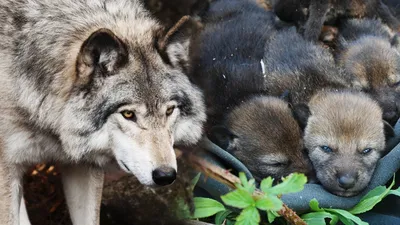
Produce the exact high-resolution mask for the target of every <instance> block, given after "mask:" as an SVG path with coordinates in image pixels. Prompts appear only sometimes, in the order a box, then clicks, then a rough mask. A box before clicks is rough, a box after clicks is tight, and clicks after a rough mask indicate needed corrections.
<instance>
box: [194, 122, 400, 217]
mask: <svg viewBox="0 0 400 225" xmlns="http://www.w3.org/2000/svg"><path fill="white" fill-rule="evenodd" d="M395 133H396V137H394V138H392V139H391V140H389V142H388V145H387V146H388V149H389V150H390V149H391V150H390V152H389V153H388V154H387V155H386V156H384V157H383V158H382V159H380V161H379V162H378V165H377V167H376V170H375V173H374V175H373V177H372V180H371V182H370V184H369V186H368V187H367V188H366V190H365V191H364V192H363V193H360V194H359V195H357V196H354V197H350V198H346V197H340V196H336V195H334V194H331V193H329V192H327V191H326V190H325V189H324V188H323V187H322V186H321V185H318V184H306V185H305V188H304V190H303V191H301V192H299V193H294V194H287V195H284V196H282V200H283V201H284V202H285V203H286V204H287V205H288V206H289V207H290V208H292V209H294V210H296V211H300V212H301V211H308V210H309V205H308V204H309V202H310V200H311V199H313V198H316V199H318V201H319V203H320V206H321V207H333V208H341V209H349V208H351V207H353V206H354V205H356V204H357V203H358V202H359V201H360V199H361V198H362V197H363V196H364V195H365V194H366V193H367V192H368V191H370V190H371V189H373V188H375V187H377V186H379V185H385V184H386V183H387V182H389V181H390V180H391V179H392V177H393V174H394V173H396V171H398V170H399V168H400V145H399V144H398V143H399V141H400V124H399V122H398V123H397V124H396V127H395ZM201 146H202V147H203V148H204V149H206V150H207V151H206V152H205V153H203V157H204V158H206V159H207V160H208V161H210V162H212V163H214V164H215V165H218V166H220V167H222V168H225V169H233V171H234V172H235V171H236V172H237V171H243V172H245V173H246V175H247V177H248V178H251V177H252V176H251V173H250V172H249V170H248V169H247V168H246V167H245V166H244V165H243V164H242V163H241V162H240V161H239V160H237V159H236V158H235V157H233V156H232V155H231V154H229V153H228V152H226V151H225V150H223V149H221V148H219V147H218V146H216V145H215V144H213V143H212V142H210V141H209V140H208V139H204V140H203V141H202V142H201ZM196 190H197V192H199V193H200V192H201V193H202V196H204V195H205V193H208V195H209V196H207V197H212V198H214V199H217V200H219V199H220V198H219V197H220V196H221V195H223V194H226V193H227V192H228V191H229V190H230V189H229V187H227V186H226V185H224V184H221V183H219V182H218V181H216V180H214V179H212V178H209V177H208V178H206V179H205V178H204V176H203V175H202V177H201V179H200V180H199V182H198V184H197V187H196V189H195V195H196Z"/></svg>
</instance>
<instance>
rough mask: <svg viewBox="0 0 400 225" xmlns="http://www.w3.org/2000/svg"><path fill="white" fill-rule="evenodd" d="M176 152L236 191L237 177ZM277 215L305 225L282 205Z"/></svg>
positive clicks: (257, 190)
mask: <svg viewBox="0 0 400 225" xmlns="http://www.w3.org/2000/svg"><path fill="white" fill-rule="evenodd" d="M175 151H176V152H180V153H179V155H180V156H183V157H187V158H188V159H189V161H190V162H191V163H192V165H193V166H194V167H195V169H197V170H198V171H200V172H203V173H204V174H205V175H206V176H209V177H212V178H213V179H215V180H217V181H219V182H221V183H223V184H225V185H227V186H229V187H231V188H233V189H236V187H235V184H236V183H241V182H240V179H239V177H237V176H235V175H233V174H232V173H231V172H229V171H228V170H225V169H223V168H221V167H218V166H216V165H214V164H211V163H210V162H208V161H207V160H204V159H202V158H200V157H198V156H195V155H193V154H184V153H182V152H181V151H179V150H175ZM253 195H255V196H263V195H264V194H263V192H262V191H261V190H259V189H256V190H255V191H254V194H253ZM278 214H279V215H281V216H282V217H283V218H285V219H286V221H288V222H289V223H291V224H293V225H307V224H306V222H304V220H303V219H301V218H300V217H299V216H298V215H297V214H296V212H295V211H293V210H292V209H290V208H289V207H288V206H287V205H285V204H283V208H282V209H281V210H279V211H278Z"/></svg>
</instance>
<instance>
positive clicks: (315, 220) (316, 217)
mask: <svg viewBox="0 0 400 225" xmlns="http://www.w3.org/2000/svg"><path fill="white" fill-rule="evenodd" d="M301 218H302V219H303V220H304V221H305V222H306V223H307V224H308V225H322V224H325V219H326V218H328V219H331V220H334V219H336V220H337V218H338V217H337V216H336V215H333V214H331V213H329V212H324V211H321V212H312V213H307V214H304V215H302V216H301Z"/></svg>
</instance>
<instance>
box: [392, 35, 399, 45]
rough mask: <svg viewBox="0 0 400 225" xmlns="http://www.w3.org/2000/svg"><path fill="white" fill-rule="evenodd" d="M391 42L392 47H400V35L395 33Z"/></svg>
mask: <svg viewBox="0 0 400 225" xmlns="http://www.w3.org/2000/svg"><path fill="white" fill-rule="evenodd" d="M390 44H391V45H392V47H395V48H399V45H400V37H399V35H398V34H395V35H394V36H393V38H392V40H390Z"/></svg>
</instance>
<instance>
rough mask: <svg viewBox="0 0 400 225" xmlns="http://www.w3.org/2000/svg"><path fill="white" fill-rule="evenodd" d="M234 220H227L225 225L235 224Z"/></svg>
mask: <svg viewBox="0 0 400 225" xmlns="http://www.w3.org/2000/svg"><path fill="white" fill-rule="evenodd" d="M235 222H236V221H235V220H227V221H226V225H235Z"/></svg>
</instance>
